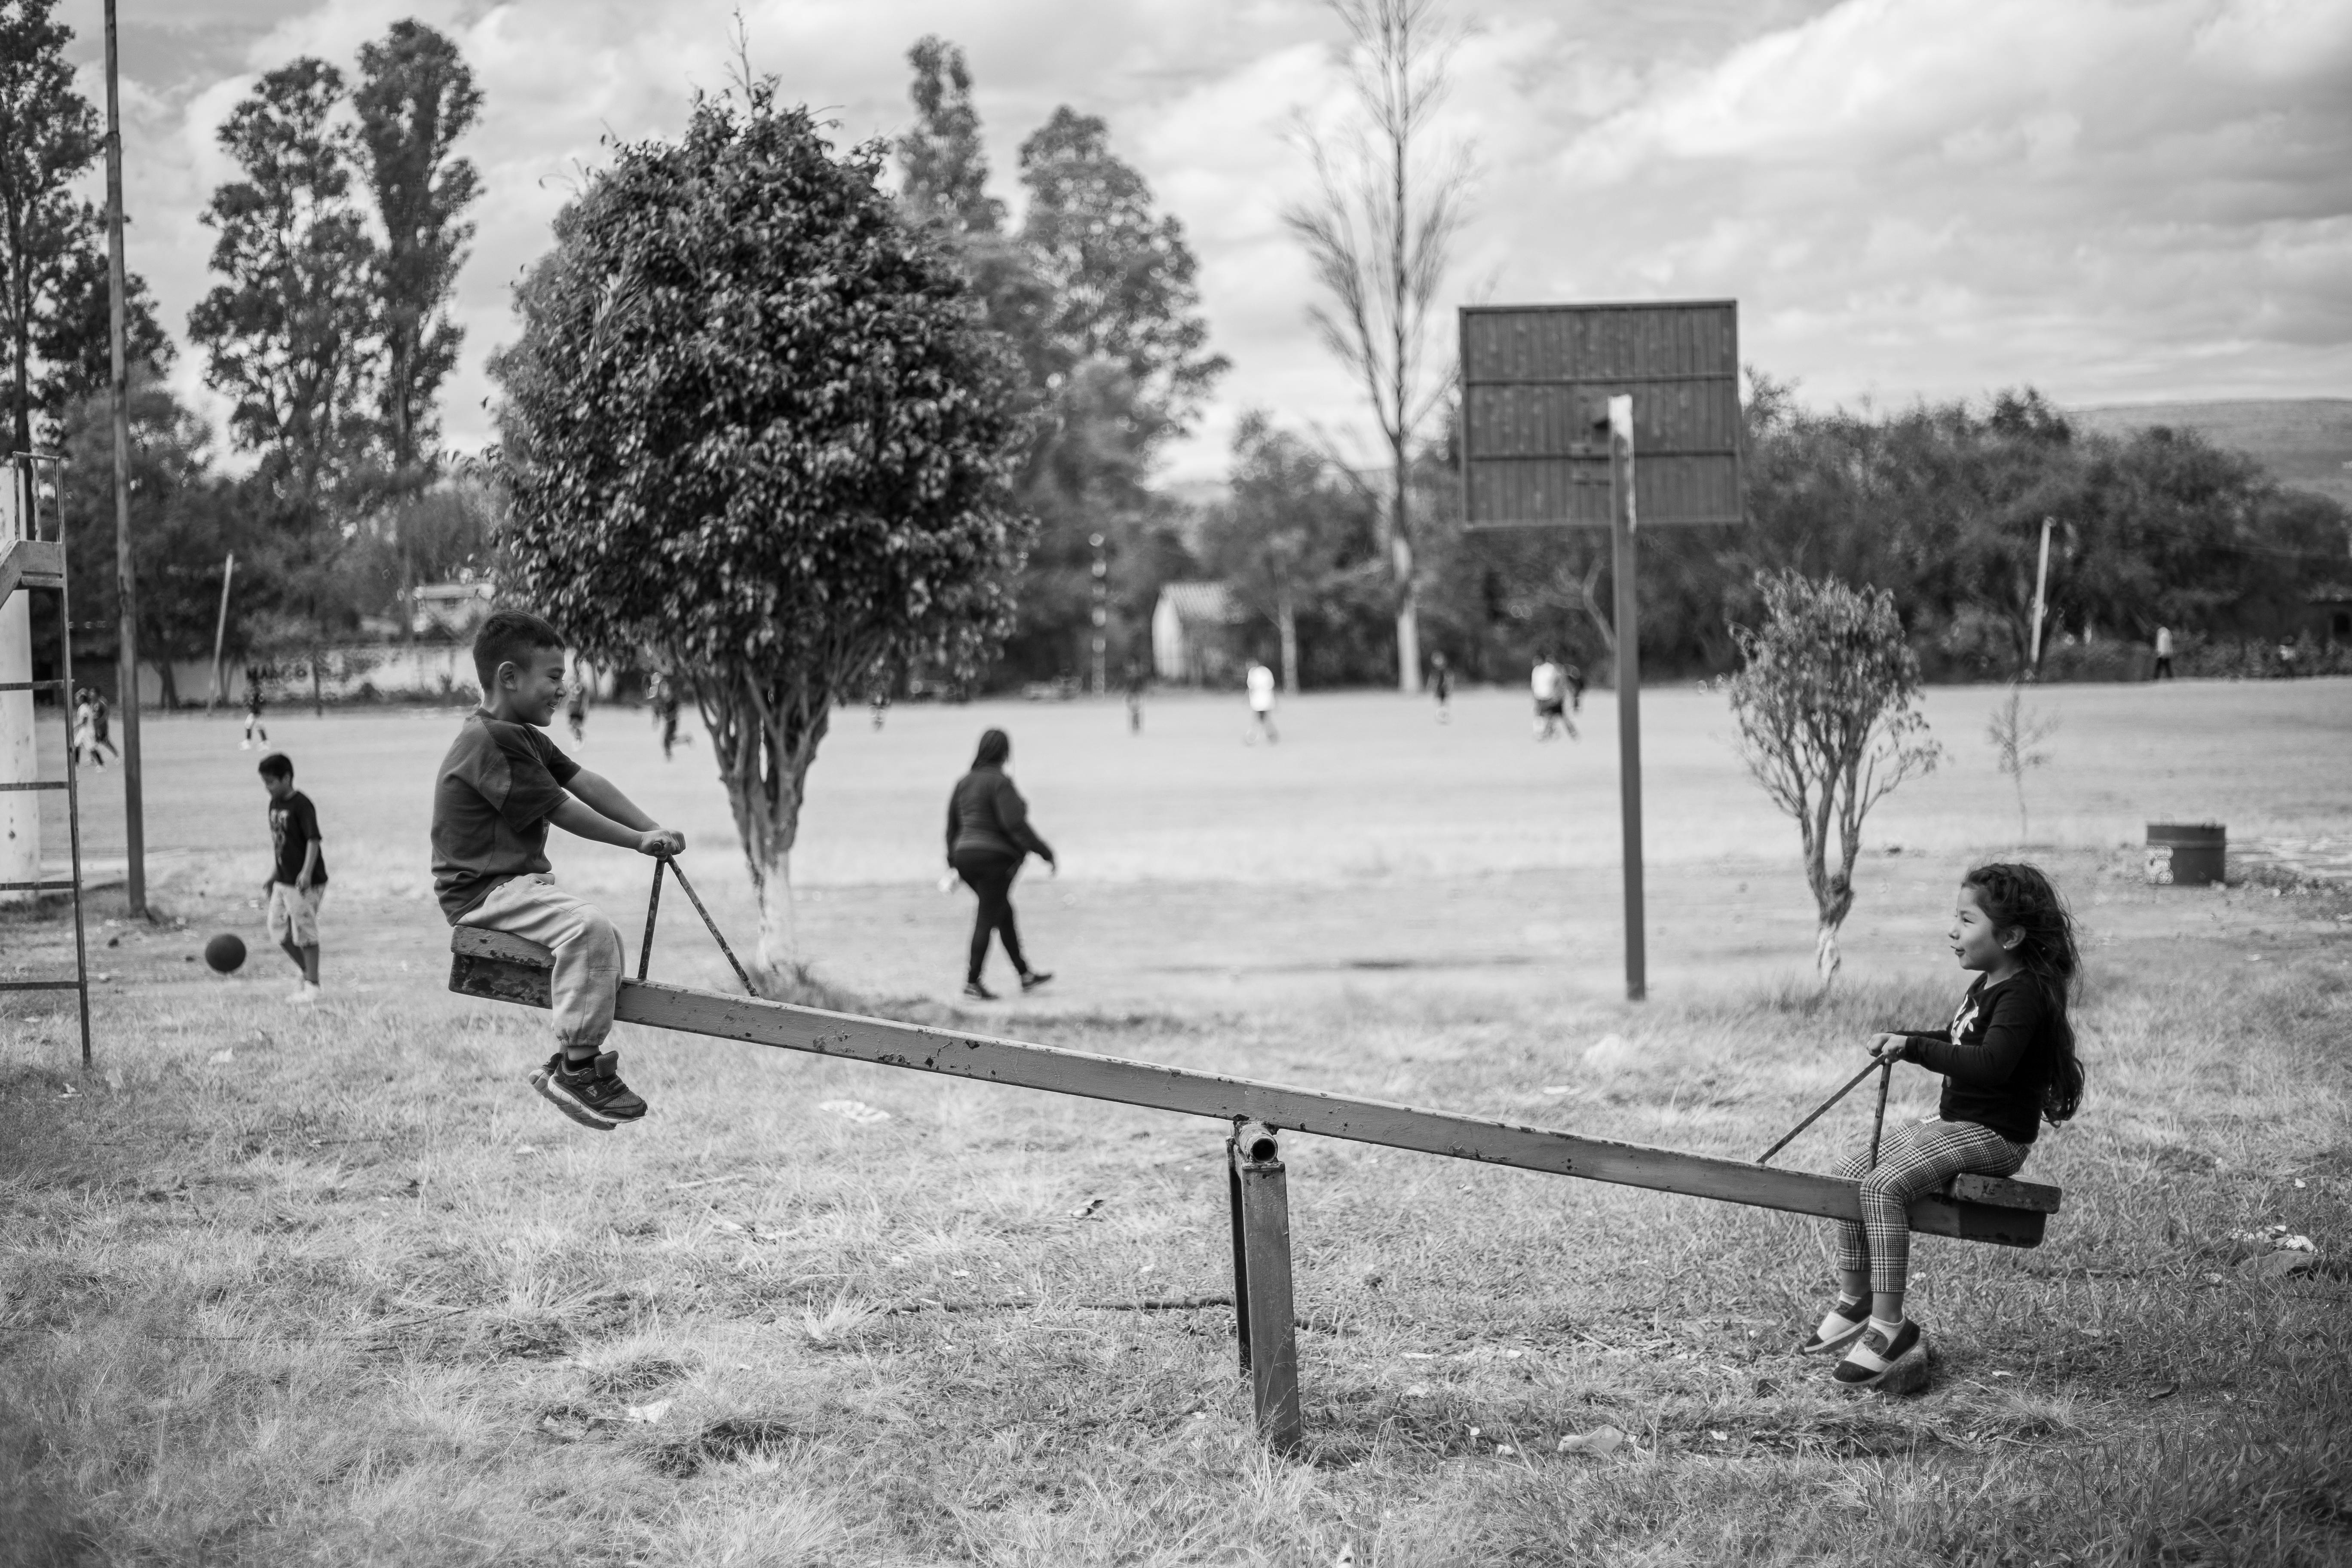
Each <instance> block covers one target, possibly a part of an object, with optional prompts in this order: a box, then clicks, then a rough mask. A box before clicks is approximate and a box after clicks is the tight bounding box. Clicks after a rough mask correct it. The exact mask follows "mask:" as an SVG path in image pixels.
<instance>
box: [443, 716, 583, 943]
mask: <svg viewBox="0 0 2352 1568" xmlns="http://www.w3.org/2000/svg"><path fill="white" fill-rule="evenodd" d="M579 772H580V764H579V763H575V762H573V761H572V759H571V758H570V757H567V756H565V755H564V754H563V753H562V752H560V751H558V750H557V749H556V746H555V742H552V741H551V740H549V739H548V738H547V736H546V735H545V734H544V733H542V732H541V731H540V730H539V729H538V728H536V727H535V726H533V725H530V724H518V723H515V722H513V721H509V720H505V719H493V718H491V717H490V715H489V714H488V712H487V711H486V710H482V709H479V708H477V709H476V710H474V711H473V712H471V713H469V714H467V716H466V722H465V724H464V726H463V727H462V728H460V729H459V730H458V731H457V739H456V740H455V741H452V742H450V743H449V754H448V755H447V756H446V757H444V758H442V759H441V773H440V777H439V779H438V781H437V782H436V784H435V785H434V789H433V890H434V892H435V894H436V896H437V897H438V898H439V899H440V900H441V912H442V913H443V914H444V915H446V916H447V917H448V920H449V923H450V924H451V925H456V924H457V921H459V920H460V919H461V918H462V917H463V916H464V915H465V914H466V913H467V910H471V909H473V908H474V906H475V905H477V904H478V903H480V902H481V901H482V900H484V899H487V898H488V897H489V896H490V893H491V891H492V890H493V889H496V888H497V887H498V885H499V883H501V882H504V881H508V880H510V879H513V878H516V877H521V876H527V875H530V874H532V873H535V872H544V871H546V870H548V869H549V866H548V863H547V821H548V818H549V817H550V816H553V815H554V813H555V808H556V807H557V806H559V805H562V804H563V802H564V801H565V800H566V799H567V798H569V797H568V796H567V795H566V793H565V791H564V788H563V786H564V785H565V784H569V783H571V782H572V776H573V775H574V774H576V773H579Z"/></svg>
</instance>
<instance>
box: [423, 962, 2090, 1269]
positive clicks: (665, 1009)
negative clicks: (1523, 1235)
mask: <svg viewBox="0 0 2352 1568" xmlns="http://www.w3.org/2000/svg"><path fill="white" fill-rule="evenodd" d="M449 949H450V952H451V954H452V962H451V965H450V972H449V989H450V990H452V991H457V992H462V993H464V994H467V995H472V996H481V997H486V998H488V999H489V1000H491V1001H498V1002H511V1003H517V1004H520V1005H524V1006H533V1007H544V1006H546V1005H548V972H549V971H550V970H551V969H552V968H553V967H554V958H553V955H552V954H551V953H550V952H548V950H547V949H546V948H544V947H541V946H540V945H539V944H538V943H537V942H526V941H524V940H523V939H522V938H520V937H516V936H509V935H507V934H506V933H505V932H503V931H476V930H473V929H470V928H468V927H465V926H460V927H458V928H457V930H456V931H453V932H452V933H451V934H450V942H449ZM617 1016H619V1017H621V1018H622V1019H624V1020H625V1021H627V1022H631V1023H637V1024H646V1025H650V1026H654V1027H656V1028H667V1029H682V1030H686V1031H688V1032H690V1033H695V1034H702V1035H710V1036H715V1037H719V1038H722V1039H734V1040H747V1041H751V1042H754V1043H757V1044H760V1045H767V1046H780V1047H785V1048H787V1049H793V1050H805V1051H814V1052H816V1053H819V1054H821V1055H827V1056H846V1057H853V1058H860V1059H864V1060H866V1061H873V1062H878V1063H880V1064H882V1065H884V1066H888V1067H905V1068H918V1069H920V1070H928V1071H933V1072H947V1073H953V1074H956V1075H958V1076H961V1077H969V1078H976V1079H982V1080H984V1081H989V1082H995V1083H1011V1084H1018V1085H1020V1086H1022V1087H1024V1088H1031V1089H1047V1090H1050V1091H1053V1092H1055V1093H1061V1094H1076V1095H1085V1096H1090V1097H1093V1098H1096V1099H1102V1100H1118V1101H1121V1102H1124V1103H1127V1104H1131V1105H1148V1106H1153V1107H1156V1108H1158V1109H1160V1110H1172V1111H1177V1112H1180V1113H1189V1114H1193V1115H1207V1116H1217V1117H1221V1118H1222V1117H1243V1118H1247V1119H1248V1120H1251V1121H1263V1122H1265V1123H1267V1124H1268V1125H1270V1126H1275V1127H1287V1128H1291V1129H1294V1130H1297V1131H1309V1132H1317V1133H1321V1134H1324V1135H1326V1136H1330V1137H1339V1138H1352V1139H1357V1140H1360V1141H1362V1142H1374V1143H1385V1144H1388V1145H1390V1146H1391V1147H1395V1148H1403V1149H1418V1150H1421V1151H1423V1152H1428V1153H1434V1154H1447V1155H1452V1156H1454V1157H1455V1158H1459V1159H1470V1160H1479V1161H1483V1162H1486V1163H1496V1164H1509V1165H1517V1166H1520V1167H1522V1168H1524V1169H1528V1170H1536V1171H1544V1172H1548V1173H1553V1174H1558V1175H1573V1176H1584V1177H1588V1178H1591V1179H1594V1180H1598V1181H1605V1182H1621V1183H1625V1184H1630V1185H1633V1186H1643V1187H1650V1188H1653V1189H1655V1190H1658V1191H1663V1192H1673V1193H1682V1194H1687V1195H1690V1196H1694V1197H1706V1198H1716V1199H1719V1200H1722V1201H1725V1202H1728V1203H1744V1204H1752V1205H1758V1206H1760V1207H1764V1208H1777V1209H1783V1210H1788V1211H1790V1212H1793V1213H1799V1214H1814V1215H1822V1216H1825V1217H1832V1218H1850V1217H1853V1215H1855V1213H1856V1210H1855V1207H1854V1204H1855V1199H1854V1196H1853V1183H1851V1182H1847V1181H1843V1180H1841V1179H1839V1178H1836V1177H1833V1176H1824V1175H1818V1174H1814V1173H1809V1172H1802V1171H1783V1170H1779V1169H1769V1168H1766V1167H1762V1166H1759V1165H1753V1164H1749V1163H1745V1162H1740V1161H1731V1160H1724V1159H1719V1158H1717V1157H1714V1156H1709V1155H1703V1154H1686V1153H1682V1152H1676V1151H1673V1150H1664V1149H1646V1148H1643V1147H1641V1146H1639V1145H1635V1144H1627V1143H1617V1142H1607V1141H1603V1140H1599V1139H1589V1138H1582V1137H1579V1136H1576V1135H1575V1134H1572V1133H1565V1132H1555V1131H1548V1130H1544V1129H1538V1128H1526V1127H1515V1126H1512V1125H1509V1124H1507V1123H1502V1122H1493V1121H1480V1120H1478V1119H1475V1118H1472V1117H1465V1116H1459V1115H1456V1114H1454V1113H1453V1112H1450V1111H1434V1110H1420V1109H1417V1108H1414V1107H1410V1106H1397V1105H1386V1104H1382V1103H1381V1102H1379V1101H1372V1100H1350V1099H1348V1098H1346V1097H1344V1096H1339V1095H1332V1094H1324V1093H1320V1092H1318V1091H1314V1090H1307V1089H1289V1088H1286V1087H1285V1086H1282V1085H1277V1084H1263V1083H1253V1082H1250V1081H1248V1080H1246V1079H1228V1078H1221V1077H1216V1076H1214V1075H1211V1074H1206V1073H1194V1072H1190V1071H1186V1070H1182V1069H1179V1068H1165V1067H1155V1066H1152V1065H1151V1064H1149V1063H1144V1062H1133V1061H1127V1060H1124V1059H1121V1058H1107V1057H1096V1056H1091V1055H1088V1054H1087V1053H1085V1052H1080V1051H1070V1050H1065V1049H1061V1048H1058V1047H1049V1046H1033V1045H1027V1044H1024V1043H1022V1042H1020V1041H1013V1040H992V1039H987V1038H984V1037H976V1036H971V1035H962V1034H958V1033H954V1032H952V1031H949V1030H944V1029H934V1028H929V1027H925V1026H918V1025H912V1024H899V1023H894V1022H891V1021H889V1020H887V1019H880V1018H860V1017H854V1016H849V1015H846V1014H839V1013H826V1012H821V1011H819V1010H817V1009H815V1008H811V1007H794V1006H789V1005H784V1004H782V1003H777V1002H767V1001H761V1000H760V999H758V998H756V997H749V996H734V995H727V994H720V993H718V992H712V991H698V990H693V989H691V988H688V987H686V986H678V985H667V984H661V983H659V982H650V981H636V980H625V981H623V982H622V993H621V1002H620V1006H619V1008H618V1010H617ZM2059 1199H2060V1194H2059V1190H2058V1189H2057V1188H2056V1187H2048V1186H2041V1185H2038V1184H2034V1183H2032V1182H2013V1181H2009V1180H2006V1179H2004V1178H2002V1177H1999V1176H1979V1175H1960V1176H1955V1177H1953V1178H1952V1180H1951V1181H1950V1182H1948V1183H1947V1184H1945V1185H1944V1186H1943V1187H1942V1188H1940V1189H1939V1190H1937V1192H1934V1193H1931V1194H1927V1196H1925V1197H1922V1198H1918V1199H1916V1200H1914V1202H1913V1203H1912V1205H1911V1210H1910V1220H1911V1228H1912V1229H1914V1230H1916V1231H1920V1232H1923V1233H1925V1234H1927V1235H1930V1236H1948V1237H1955V1238H1956V1239H1958V1240H1962V1241H1980V1242H1990V1243H1991V1244H1993V1245H1995V1246H2000V1247H2033V1246H2037V1245H2039V1244H2040V1242H2041V1240H2042V1231H2043V1228H2044V1226H2045V1224H2046V1223H2047V1221H2048V1218H2049V1216H2050V1215H2053V1214H2055V1213H2057V1212H2058V1205H2059Z"/></svg>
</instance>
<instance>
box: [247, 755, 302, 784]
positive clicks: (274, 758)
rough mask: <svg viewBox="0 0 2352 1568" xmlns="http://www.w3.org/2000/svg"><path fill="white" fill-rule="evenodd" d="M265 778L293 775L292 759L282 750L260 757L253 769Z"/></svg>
mask: <svg viewBox="0 0 2352 1568" xmlns="http://www.w3.org/2000/svg"><path fill="white" fill-rule="evenodd" d="M254 771H255V772H256V773H259V774H260V775H261V776H262V777H263V778H266V779H290V778H292V777H293V776H294V759H293V758H291V757H289V756H288V755H287V754H286V753H285V752H270V753H269V754H268V756H266V757H264V758H262V759H261V766H259V767H258V768H256V769H255V770H254Z"/></svg>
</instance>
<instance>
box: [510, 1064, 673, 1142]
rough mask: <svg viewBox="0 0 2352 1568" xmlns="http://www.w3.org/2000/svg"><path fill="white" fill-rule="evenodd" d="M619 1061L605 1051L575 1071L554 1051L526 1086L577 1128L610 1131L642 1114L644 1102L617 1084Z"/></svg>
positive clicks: (620, 1083)
mask: <svg viewBox="0 0 2352 1568" xmlns="http://www.w3.org/2000/svg"><path fill="white" fill-rule="evenodd" d="M620 1060H621V1057H620V1053H619V1052H617V1051H606V1052H605V1053H604V1055H603V1056H600V1057H597V1058H594V1059H593V1060H591V1061H588V1062H584V1063H583V1064H582V1065H581V1066H580V1068H578V1069H577V1070H576V1071H575V1070H573V1069H572V1068H567V1067H565V1066H564V1065H563V1053H562V1051H558V1052H556V1053H555V1054H554V1055H553V1056H551V1057H550V1058H547V1065H546V1066H545V1067H543V1068H540V1069H539V1070H538V1071H536V1072H534V1073H532V1074H531V1075H530V1087H531V1088H533V1089H537V1090H539V1092H540V1093H541V1094H543V1095H545V1096H546V1097H547V1098H548V1099H549V1100H551V1101H552V1102H553V1103H554V1105H555V1109H556V1110H561V1111H562V1112H563V1114H564V1115H566V1116H569V1117H570V1118H572V1121H577V1122H578V1123H580V1125H581V1126H583V1127H593V1128H594V1129H595V1130H596V1131H599V1132H610V1131H612V1130H613V1129H614V1128H615V1127H617V1126H619V1125H620V1124H621V1123H622V1122H624V1121H635V1120H637V1118H639V1117H640V1116H643V1115H644V1114H645V1113H646V1102H645V1101H644V1100H641V1099H639V1098H638V1097H637V1096H636V1095H635V1093H634V1092H632V1091H631V1089H629V1086H628V1085H627V1084H625V1083H623V1082H622V1081H621V1075H620V1073H619V1072H618V1071H616V1070H615V1069H616V1068H618V1067H619V1065H620Z"/></svg>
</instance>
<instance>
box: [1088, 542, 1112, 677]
mask: <svg viewBox="0 0 2352 1568" xmlns="http://www.w3.org/2000/svg"><path fill="white" fill-rule="evenodd" d="M1087 543H1088V544H1091V545H1093V546H1094V549H1095V611H1094V622H1095V643H1094V651H1095V668H1094V677H1095V682H1094V689H1095V695H1096V696H1097V697H1100V696H1102V695H1103V694H1104V693H1105V692H1107V691H1108V690H1109V689H1110V682H1109V674H1108V670H1107V669H1106V668H1105V655H1106V654H1107V653H1108V651H1109V649H1108V640H1107V637H1108V628H1109V626H1110V562H1109V561H1108V559H1107V558H1106V557H1105V556H1104V554H1103V536H1102V535H1101V534H1099V533H1089V534H1087Z"/></svg>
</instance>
